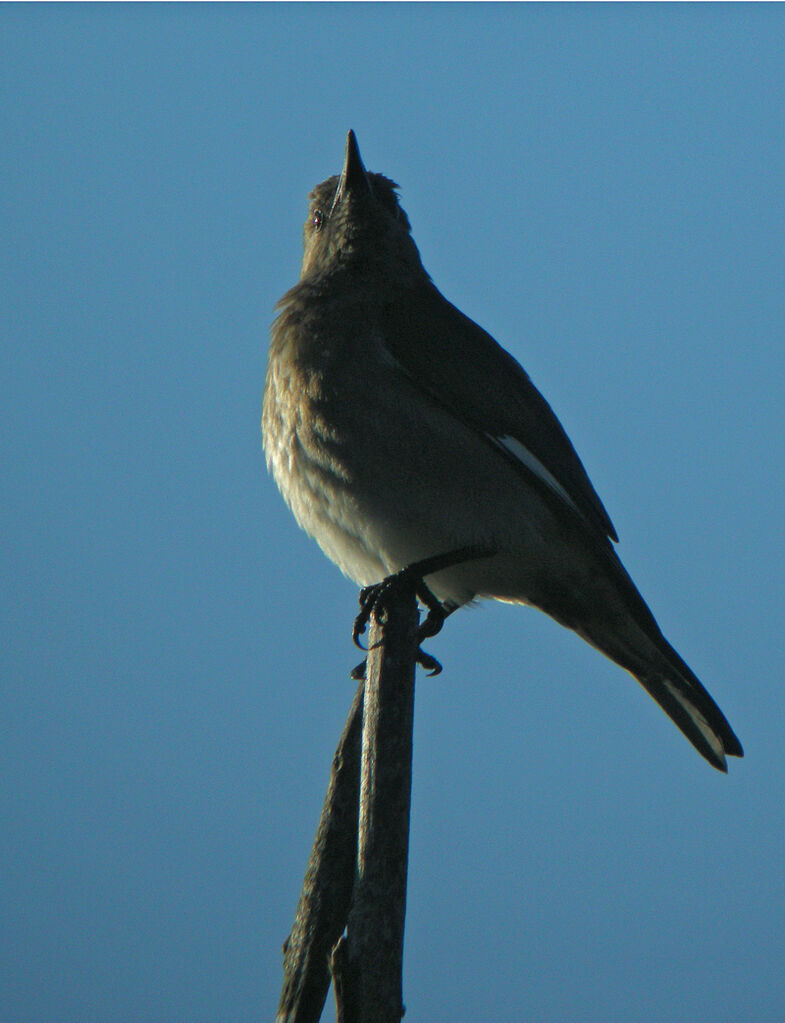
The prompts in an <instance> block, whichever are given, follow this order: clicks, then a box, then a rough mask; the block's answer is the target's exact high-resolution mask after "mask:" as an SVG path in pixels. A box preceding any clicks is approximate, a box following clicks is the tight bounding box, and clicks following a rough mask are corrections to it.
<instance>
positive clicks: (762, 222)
mask: <svg viewBox="0 0 785 1023" xmlns="http://www.w3.org/2000/svg"><path fill="white" fill-rule="evenodd" d="M783 54H785V10H784V9H783V7H782V6H776V5H775V6H745V7H740V6H723V7H714V6H703V5H700V6H694V7H683V6H668V7H659V6H655V7H652V6H642V7H637V6H635V7H617V6H597V7H574V6H564V7H530V6H505V7H503V8H502V7H477V6H464V7H452V6H434V7H417V6H406V7H399V6H392V5H389V6H388V5H384V6H374V7H366V6H354V5H352V6H343V7H336V6H318V7H312V6H277V5H274V6H264V7H246V6H244V7H212V6H199V7H179V6H178V7H151V6H139V7H111V8H106V7H92V6H89V7H68V8H66V7H49V6H42V7H35V8H34V7H16V6H5V7H3V8H2V9H1V10H0V88H1V89H2V103H1V104H0V146H1V147H2V161H1V166H0V176H1V180H0V190H1V195H2V199H1V200H0V217H2V243H1V245H0V259H1V260H2V264H1V265H0V290H1V291H2V296H1V301H0V326H1V329H2V346H1V349H0V358H1V359H2V403H1V404H0V415H1V416H2V427H1V429H0V445H2V479H3V485H2V501H1V502H0V516H2V520H1V523H0V526H1V529H2V594H1V600H2V633H3V635H2V711H1V715H2V716H1V718H0V720H1V721H2V725H1V727H2V738H1V739H0V779H1V782H0V800H1V812H2V818H1V821H0V872H1V876H2V893H1V894H0V899H1V900H2V905H0V918H2V921H3V923H2V930H3V934H4V937H3V940H2V943H1V945H0V971H1V973H2V976H0V990H2V991H3V995H2V1000H3V1010H2V1015H3V1018H4V1020H7V1021H8V1023H136V1021H140V1023H141V1021H150V1023H185V1021H188V1023H201V1021H205V1023H208V1021H209V1023H229V1021H245V1020H247V1021H252V1020H254V1021H255V1020H258V1019H271V1018H272V1015H273V1012H274V1008H275V1005H276V1004H277V999H278V994H279V990H280V980H281V967H280V962H281V959H280V949H281V943H282V942H283V939H284V938H285V936H286V934H287V933H288V930H289V927H290V925H291V921H292V917H293V913H294V909H295V905H296V902H297V897H298V893H299V890H300V883H301V880H302V875H303V871H304V868H305V864H306V861H307V857H308V853H309V849H310V844H311V839H312V837H313V832H314V829H315V826H316V822H317V818H318V813H319V809H320V806H321V801H322V797H323V794H324V789H325V785H326V782H327V776H328V771H329V766H330V759H331V756H332V752H333V749H334V746H335V742H336V740H337V737H338V735H339V733H340V730H341V727H342V725H343V721H344V717H345V714H346V710H347V707H348V705H349V702H350V700H351V696H352V693H353V690H354V684H353V683H352V682H351V681H350V680H349V678H348V672H349V670H350V669H351V668H352V666H353V665H354V664H355V663H356V662H357V660H358V655H357V652H356V651H355V650H354V649H353V647H352V645H351V639H350V630H351V623H352V619H353V616H354V613H355V601H356V591H355V588H354V586H353V585H352V584H351V583H349V582H348V581H347V580H345V579H344V578H343V577H342V576H341V575H340V574H339V572H338V570H337V569H335V568H334V567H333V566H332V565H331V564H330V563H329V562H327V561H326V560H325V559H324V558H323V556H322V554H321V553H320V551H319V550H318V548H317V547H316V545H315V544H314V543H312V542H311V541H309V540H308V539H307V537H305V535H304V534H302V533H301V532H300V531H299V530H298V529H297V527H296V525H295V523H294V521H293V519H292V518H291V517H290V515H289V513H288V511H287V510H286V508H285V506H284V504H283V501H282V500H281V498H280V497H279V495H278V493H277V491H276V490H275V487H274V486H273V484H272V482H271V480H270V479H269V477H268V476H267V474H266V471H265V467H264V459H263V455H262V448H261V440H260V431H259V415H260V408H261V395H262V383H263V375H264V367H265V360H266V350H267V344H268V328H269V323H270V321H271V319H272V316H273V305H274V303H275V301H276V300H277V299H278V298H279V297H280V295H281V294H282V293H283V292H284V291H285V290H286V289H287V288H288V287H290V286H291V285H292V284H293V283H294V282H295V280H296V279H297V275H298V272H299V261H300V238H301V225H302V222H303V220H304V218H305V213H306V195H307V193H308V191H309V190H310V189H311V188H312V187H313V185H315V184H316V183H317V182H319V181H321V180H322V179H324V178H325V177H327V176H329V175H330V174H333V173H336V172H337V171H338V170H339V168H340V163H341V159H342V153H343V145H344V138H345V134H346V130H347V129H348V128H350V127H352V128H354V130H355V131H356V132H357V135H358V139H359V143H360V148H361V150H362V153H363V157H364V159H365V162H366V165H367V166H368V167H369V169H371V170H377V171H383V172H384V173H386V174H387V175H389V176H390V177H392V178H394V179H395V180H396V181H398V182H399V183H400V185H401V195H402V202H403V205H404V207H405V209H406V210H407V212H408V213H409V216H410V219H411V222H412V224H413V228H414V235H415V238H416V240H417V242H418V244H419V246H420V250H421V253H422V256H423V260H424V263H425V265H426V267H427V269H428V270H429V272H430V273H431V275H432V276H433V278H434V280H435V281H436V283H437V285H438V286H439V287H440V288H441V290H442V291H443V292H444V293H445V295H446V296H447V297H448V298H450V299H451V300H452V301H454V302H456V304H458V305H459V306H460V307H461V308H462V309H463V310H464V311H465V312H467V313H468V314H469V315H470V316H472V317H473V318H474V319H476V320H477V321H478V322H479V323H481V324H482V325H483V326H484V327H485V328H486V329H488V330H489V331H490V332H491V333H493V334H494V336H495V337H496V338H497V339H498V340H499V341H500V342H501V343H503V344H504V345H505V347H507V348H508V349H509V350H510V351H511V352H512V353H513V354H514V355H515V356H516V358H518V359H519V360H520V361H521V362H522V363H523V364H524V366H525V367H526V368H527V370H528V371H529V373H530V374H531V376H532V378H533V379H534V381H535V383H537V385H538V386H539V387H540V389H541V390H542V391H543V392H544V393H545V395H546V396H547V397H548V399H549V401H550V402H551V404H552V405H553V407H554V409H555V410H556V412H557V414H558V415H559V416H560V418H561V419H562V422H563V423H564V425H565V427H566V429H567V430H568V432H569V433H570V435H571V437H572V439H573V441H574V443H575V445H576V447H577V449H578V451H579V453H580V454H581V456H582V458H583V461H584V463H585V465H586V467H587V469H588V471H589V473H590V475H591V478H592V480H593V482H594V484H595V486H596V488H597V490H598V491H599V493H600V495H601V496H602V499H603V501H604V502H605V504H606V506H607V508H608V510H609V512H610V515H611V517H612V519H613V521H614V523H615V525H616V527H617V529H618V531H619V534H620V536H621V544H620V547H619V550H620V553H621V555H622V558H623V560H624V562H625V564H626V565H627V567H628V569H629V570H630V572H631V573H632V575H633V577H634V578H635V579H636V581H637V583H638V585H639V587H640V588H641V590H642V592H643V593H644V595H645V596H646V598H647V600H648V601H649V603H650V604H651V607H652V609H653V610H654V613H655V614H656V616H657V618H658V620H659V622H660V624H661V626H662V628H663V630H664V631H665V633H666V634H667V635H668V637H669V638H670V640H671V641H672V642H673V644H674V645H675V646H676V647H677V649H678V650H679V651H680V652H681V653H682V655H683V656H684V657H685V658H686V660H687V661H688V662H689V663H690V665H691V666H692V667H693V668H694V670H695V671H696V672H697V674H698V675H699V676H700V677H701V678H702V680H703V681H704V682H705V683H706V685H707V686H708V688H709V689H710V690H711V692H712V694H713V695H714V697H715V698H716V699H717V701H718V702H719V703H720V705H721V706H722V708H723V710H724V711H725V713H726V714H727V716H728V718H729V719H730V721H731V723H732V724H733V726H734V728H735V729H736V731H737V732H738V734H739V736H740V738H741V740H742V742H743V744H744V746H745V749H746V754H747V756H746V758H745V759H744V760H743V761H732V762H731V772H730V774H729V775H728V776H727V777H723V776H722V775H721V774H719V773H717V772H715V771H713V770H712V769H711V768H710V767H709V766H708V765H707V764H706V763H704V761H703V760H702V759H701V758H700V757H699V756H698V754H697V753H695V752H694V750H693V749H692V748H691V746H690V745H689V744H688V743H687V742H686V740H685V739H684V738H683V737H682V736H681V735H680V733H679V732H678V731H677V729H676V728H675V727H674V726H673V725H672V724H671V723H670V722H669V721H668V719H667V718H666V717H665V715H664V714H662V712H661V711H659V710H658V708H657V707H656V706H655V705H654V704H653V703H652V701H651V700H650V699H649V698H648V697H647V696H646V694H645V693H644V692H643V690H642V689H640V687H639V686H638V685H637V684H636V683H635V682H634V681H633V680H631V679H630V678H629V676H627V675H626V674H625V673H624V672H622V671H621V670H620V669H619V668H617V667H616V666H614V665H613V664H611V663H610V662H609V661H606V660H605V659H603V658H602V657H601V656H600V655H599V654H597V653H596V652H595V651H593V650H592V649H590V648H589V647H588V646H587V645H585V644H583V643H582V642H581V641H580V640H578V639H577V638H576V637H574V636H573V635H572V634H570V633H568V632H565V631H564V630H562V629H560V628H559V627H558V626H556V625H555V624H553V623H552V622H550V621H549V620H548V619H547V618H545V617H544V616H542V615H540V614H538V613H536V612H534V611H531V610H527V609H516V608H512V607H503V606H491V605H485V606H484V607H482V608H480V609H477V610H472V611H468V610H467V611H462V612H460V613H459V614H456V615H455V616H454V617H453V618H452V619H451V620H450V621H449V622H448V624H447V626H446V628H445V630H444V632H443V634H442V635H440V636H439V637H438V638H437V639H435V640H433V641H431V643H430V645H429V649H430V650H431V651H432V652H433V653H434V654H435V655H436V656H437V657H439V658H440V659H441V660H442V662H443V664H444V668H445V670H444V674H443V675H442V676H440V677H439V678H437V679H425V678H423V679H422V680H421V681H420V682H419V683H418V691H417V708H416V726H415V763H414V793H413V812H412V831H411V858H410V872H409V908H408V919H407V933H406V963H405V978H404V980H405V1001H406V1004H407V1006H408V1015H407V1019H408V1018H411V1019H413V1020H426V1019H427V1020H428V1021H430V1023H446V1021H454V1020H460V1019H464V1020H480V1019H498V1020H520V1019H532V1020H541V1021H563V1020H571V1021H587V1023H595V1021H597V1020H603V1021H608V1023H615V1021H619V1023H621V1021H623V1023H662V1021H663V1020H667V1021H669V1023H673V1021H695V1020H709V1019H711V1020H712V1021H713V1023H730V1021H734V1023H735V1021H739V1020H742V1021H747V1020H750V1021H756V1023H757V1021H768V1020H779V1019H782V1018H783V1014H784V1013H785V979H783V978H784V976H785V974H784V973H783V953H782V942H783V933H784V932H785V869H783V864H784V863H785V840H784V837H783V836H784V835H785V798H784V796H785V793H784V791H783V789H784V788H785V756H784V755H783V745H784V740H785V686H784V685H783V661H784V660H785V658H784V657H783V646H784V645H785V643H784V641H783V628H784V623H785V600H783V576H784V571H783V569H784V566H783V560H784V559H783V548H784V547H785V544H784V543H783V525H782V523H783V499H784V498H785V484H784V482H783V477H784V470H783V466H785V439H784V437H783V432H784V431H783V419H784V418H785V417H784V416H783V411H784V409H783V381H784V379H785V354H784V353H785V347H784V346H783V335H784V334H785V242H784V241H783V239H785V200H784V199H783V187H784V183H785V58H784V57H783ZM328 1005H329V1009H328V1013H327V1016H326V1018H327V1019H330V1018H332V1012H333V1010H332V1000H330V1002H329V1003H328Z"/></svg>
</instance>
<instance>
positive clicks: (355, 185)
mask: <svg viewBox="0 0 785 1023" xmlns="http://www.w3.org/2000/svg"><path fill="white" fill-rule="evenodd" d="M350 192H353V193H354V194H355V195H361V194H363V193H365V194H367V195H370V194H371V192H372V189H371V182H370V181H369V180H368V175H367V174H366V172H365V167H363V161H362V157H361V156H360V147H359V146H358V145H357V136H356V135H355V134H354V132H353V131H352V130H351V129H349V134H348V135H347V136H346V153H345V155H344V159H343V170H342V171H341V177H340V180H339V181H338V187H337V188H336V190H335V198H334V199H333V204H332V208H331V210H330V213H332V211H333V210H334V209H335V207H336V206H337V205H338V203H339V202H340V201H341V199H343V197H344V196H345V195H348V194H349V193H350Z"/></svg>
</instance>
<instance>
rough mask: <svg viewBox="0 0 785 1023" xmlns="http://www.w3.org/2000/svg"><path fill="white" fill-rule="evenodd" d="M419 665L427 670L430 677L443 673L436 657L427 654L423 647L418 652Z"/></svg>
mask: <svg viewBox="0 0 785 1023" xmlns="http://www.w3.org/2000/svg"><path fill="white" fill-rule="evenodd" d="M417 663H418V664H419V665H420V666H421V667H423V668H425V670H426V671H427V672H428V675H429V677H430V676H433V675H440V674H441V672H442V666H441V664H440V663H439V662H438V661H437V660H436V658H435V657H431V655H430V654H426V652H425V651H424V650H423V649H422V647H420V648H419V649H418V651H417Z"/></svg>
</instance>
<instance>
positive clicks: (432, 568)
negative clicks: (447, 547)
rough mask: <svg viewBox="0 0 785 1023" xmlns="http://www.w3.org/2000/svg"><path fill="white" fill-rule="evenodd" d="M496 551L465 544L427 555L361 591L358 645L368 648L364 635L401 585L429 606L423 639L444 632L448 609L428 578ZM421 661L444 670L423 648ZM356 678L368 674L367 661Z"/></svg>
mask: <svg viewBox="0 0 785 1023" xmlns="http://www.w3.org/2000/svg"><path fill="white" fill-rule="evenodd" d="M493 554H495V551H494V550H493V549H492V548H489V547H480V546H475V547H461V548H459V549H458V550H454V551H449V552H447V553H446V554H437V555H435V556H434V557H431V558H423V560H422V561H415V562H414V563H413V564H411V565H407V567H406V568H402V569H401V570H400V571H399V572H395V573H393V574H392V575H388V576H387V578H386V579H382V581H381V582H380V583H375V584H374V585H373V586H366V587H365V588H364V589H363V590H361V591H360V613H359V614H358V615H357V617H356V618H355V620H354V626H353V628H352V639H353V640H354V644H355V646H357V647H359V648H360V649H361V650H364V649H365V647H363V645H362V642H361V640H360V637H361V636H362V635H363V633H364V632H365V629H366V627H367V625H368V622H369V621H370V618H371V615H372V614H373V613H374V612H378V611H381V610H382V609H383V608H384V605H385V603H386V601H387V599H388V598H389V596H390V594H391V593H393V592H394V591H395V590H396V589H398V588H400V587H407V588H410V589H413V590H414V593H415V594H416V596H417V597H418V599H419V600H420V601H421V602H422V604H423V605H424V606H425V607H426V608H427V610H428V614H427V616H426V618H425V621H424V622H423V623H422V625H420V627H419V629H418V632H417V637H418V640H419V641H420V642H422V640H423V639H429V638H430V637H431V636H435V635H436V634H437V633H438V632H440V631H441V628H442V625H443V624H444V620H445V618H446V617H447V611H445V609H444V605H443V604H442V603H441V601H440V600H439V599H438V598H437V597H436V596H434V594H433V593H432V592H431V590H430V589H429V588H428V587H427V586H426V585H425V582H424V577H425V576H426V575H432V574H433V573H434V572H440V571H441V570H442V569H445V568H451V567H452V566H453V565H458V564H461V563H462V562H464V561H472V560H475V559H477V558H488V557H492V556H493ZM417 663H418V664H419V665H421V666H422V667H423V668H425V669H426V671H427V672H428V673H429V674H430V675H438V674H439V672H440V671H441V670H442V666H441V664H439V662H438V661H437V660H436V658H435V657H431V655H430V654H428V653H426V652H425V651H424V650H423V649H422V647H419V648H418V650H417ZM351 676H352V678H353V679H361V678H364V677H365V661H363V663H362V664H358V665H357V667H356V668H355V669H354V670H353V671H352V673H351Z"/></svg>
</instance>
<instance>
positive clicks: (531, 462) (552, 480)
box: [491, 434, 580, 514]
mask: <svg viewBox="0 0 785 1023" xmlns="http://www.w3.org/2000/svg"><path fill="white" fill-rule="evenodd" d="M491 439H492V440H493V441H495V442H496V443H497V444H501V445H502V447H503V448H505V450H507V451H508V452H509V453H510V454H511V455H513V456H514V457H515V458H517V459H518V461H519V462H520V463H521V464H522V465H525V466H526V468H527V469H530V470H531V471H532V472H533V473H534V475H535V476H538V477H539V478H540V479H541V480H542V481H543V483H545V484H547V486H549V487H550V488H551V490H553V491H554V492H555V493H557V494H558V495H559V497H560V498H561V499H562V500H563V501H566V502H567V504H568V505H569V506H570V507H571V508H574V509H575V511H576V512H578V514H580V509H579V508H578V506H577V505H576V503H575V502H574V501H573V499H572V498H571V497H570V495H569V494H568V493H567V491H566V490H565V489H564V487H563V486H562V485H561V483H559V481H558V480H557V479H556V477H555V476H554V475H553V473H550V472H548V470H547V469H546V468H545V466H544V465H543V464H542V462H541V461H540V460H539V458H537V457H536V456H535V455H533V454H532V453H531V451H529V449H528V448H527V447H525V446H524V445H523V444H521V442H520V441H519V440H516V439H515V437H510V436H509V434H505V435H504V437H492V438H491Z"/></svg>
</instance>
